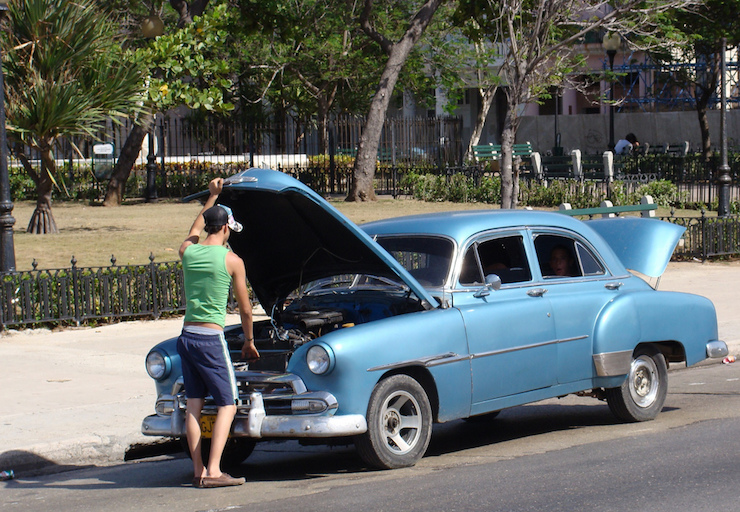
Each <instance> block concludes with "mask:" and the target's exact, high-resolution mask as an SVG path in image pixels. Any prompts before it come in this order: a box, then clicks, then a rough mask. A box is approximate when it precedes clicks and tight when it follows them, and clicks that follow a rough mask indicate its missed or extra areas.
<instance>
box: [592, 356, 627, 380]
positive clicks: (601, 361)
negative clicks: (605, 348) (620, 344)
mask: <svg viewBox="0 0 740 512" xmlns="http://www.w3.org/2000/svg"><path fill="white" fill-rule="evenodd" d="M593 358H594V366H595V367H596V375H598V376H599V377H613V376H616V375H626V374H628V373H629V371H630V365H631V364H632V350H620V351H619V352H604V353H601V354H594V356H593Z"/></svg>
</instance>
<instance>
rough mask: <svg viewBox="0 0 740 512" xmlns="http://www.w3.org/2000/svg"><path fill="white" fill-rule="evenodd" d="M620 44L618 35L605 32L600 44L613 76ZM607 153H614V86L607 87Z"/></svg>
mask: <svg viewBox="0 0 740 512" xmlns="http://www.w3.org/2000/svg"><path fill="white" fill-rule="evenodd" d="M621 43H622V41H621V39H620V37H619V34H616V33H613V32H607V33H606V35H604V39H602V41H601V44H602V46H603V47H604V50H606V55H607V57H609V70H610V71H611V73H612V75H613V74H614V56H615V55H616V54H617V50H618V49H619V45H620V44H621ZM609 151H611V152H614V84H613V83H612V84H611V85H610V86H609Z"/></svg>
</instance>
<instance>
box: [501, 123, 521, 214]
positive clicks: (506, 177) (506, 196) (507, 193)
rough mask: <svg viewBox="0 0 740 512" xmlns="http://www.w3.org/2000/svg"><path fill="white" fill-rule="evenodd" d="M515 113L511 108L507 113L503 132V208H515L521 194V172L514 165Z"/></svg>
mask: <svg viewBox="0 0 740 512" xmlns="http://www.w3.org/2000/svg"><path fill="white" fill-rule="evenodd" d="M514 115H515V114H514V113H513V112H512V110H511V109H509V111H508V112H507V113H506V119H505V121H504V130H503V132H501V208H503V209H513V208H516V206H517V200H518V195H519V172H518V169H515V167H514V140H515V138H516V128H515V127H514V123H513V119H512V118H513V116H514Z"/></svg>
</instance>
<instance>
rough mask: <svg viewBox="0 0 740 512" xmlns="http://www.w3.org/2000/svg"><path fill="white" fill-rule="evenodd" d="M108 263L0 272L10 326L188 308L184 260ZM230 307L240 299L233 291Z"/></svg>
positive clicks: (0, 297) (0, 300)
mask: <svg viewBox="0 0 740 512" xmlns="http://www.w3.org/2000/svg"><path fill="white" fill-rule="evenodd" d="M149 259H150V262H149V264H147V265H123V266H121V265H116V264H115V258H113V259H112V265H111V266H108V267H78V266H77V265H76V261H75V260H74V259H73V260H72V262H71V263H72V266H71V267H69V268H59V269H37V268H36V266H35V264H34V269H33V270H28V271H21V272H4V273H0V320H1V322H2V326H4V327H5V328H13V327H15V328H17V327H24V326H32V325H41V324H49V323H52V324H62V325H80V324H86V323H91V322H96V321H100V322H109V321H113V320H131V319H136V318H153V319H156V318H159V317H161V316H163V315H171V314H181V313H183V312H184V311H185V294H184V288H183V274H182V264H181V262H179V261H168V262H155V261H154V257H153V256H150V258H149ZM228 307H229V309H230V310H233V309H234V308H235V307H236V301H235V299H234V297H233V294H231V292H230V293H229V303H228Z"/></svg>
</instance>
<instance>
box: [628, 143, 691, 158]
mask: <svg viewBox="0 0 740 512" xmlns="http://www.w3.org/2000/svg"><path fill="white" fill-rule="evenodd" d="M689 147H690V145H689V141H683V142H679V143H676V144H669V143H668V142H666V143H664V144H656V145H652V144H650V143H649V142H645V143H644V144H641V145H640V148H639V151H638V152H637V154H640V155H674V156H686V155H688V153H689Z"/></svg>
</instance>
